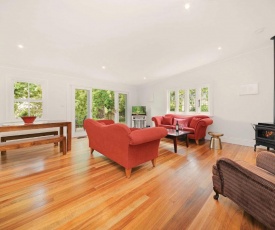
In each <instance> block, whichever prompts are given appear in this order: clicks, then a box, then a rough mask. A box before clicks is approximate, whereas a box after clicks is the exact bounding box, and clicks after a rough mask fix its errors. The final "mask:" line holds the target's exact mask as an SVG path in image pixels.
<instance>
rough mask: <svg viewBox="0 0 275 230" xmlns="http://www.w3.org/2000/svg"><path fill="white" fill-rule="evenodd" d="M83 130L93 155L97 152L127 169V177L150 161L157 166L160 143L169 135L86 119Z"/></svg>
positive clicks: (105, 121)
mask: <svg viewBox="0 0 275 230" xmlns="http://www.w3.org/2000/svg"><path fill="white" fill-rule="evenodd" d="M84 128H85V130H86V132H87V135H88V138H89V147H90V148H91V153H93V151H94V150H96V151H98V152H99V153H101V154H103V155H105V156H106V157H108V158H110V159H111V160H113V161H115V162H116V163H118V164H120V165H121V166H123V167H124V168H125V174H126V177H127V178H129V177H130V176H131V171H132V168H133V167H135V166H137V165H140V164H142V163H144V162H147V161H150V160H151V161H152V163H153V166H155V164H156V158H157V157H158V148H159V142H160V139H161V138H163V137H165V136H166V135H167V130H166V129H165V128H161V127H154V128H146V129H138V130H137V129H132V130H131V129H130V128H129V127H127V126H126V125H124V124H119V123H116V124H114V122H113V121H111V120H97V121H96V120H93V119H86V120H85V121H84Z"/></svg>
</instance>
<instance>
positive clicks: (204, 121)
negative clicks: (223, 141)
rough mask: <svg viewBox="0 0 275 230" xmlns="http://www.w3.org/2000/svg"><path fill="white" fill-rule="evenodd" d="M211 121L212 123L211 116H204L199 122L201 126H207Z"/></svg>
mask: <svg viewBox="0 0 275 230" xmlns="http://www.w3.org/2000/svg"><path fill="white" fill-rule="evenodd" d="M212 123H213V120H212V119H211V118H204V119H201V120H200V121H199V124H200V125H201V126H208V125H211V124H212Z"/></svg>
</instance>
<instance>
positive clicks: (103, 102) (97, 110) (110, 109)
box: [92, 89, 115, 120]
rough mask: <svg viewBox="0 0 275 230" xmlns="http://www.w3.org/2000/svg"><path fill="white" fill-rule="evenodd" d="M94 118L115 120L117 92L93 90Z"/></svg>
mask: <svg viewBox="0 0 275 230" xmlns="http://www.w3.org/2000/svg"><path fill="white" fill-rule="evenodd" d="M92 95H93V96H92V98H93V106H92V108H93V109H92V111H93V114H92V115H93V118H94V119H111V120H114V119H115V92H114V91H112V90H103V89H93V90H92Z"/></svg>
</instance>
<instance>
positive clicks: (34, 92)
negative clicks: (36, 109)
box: [29, 83, 42, 100]
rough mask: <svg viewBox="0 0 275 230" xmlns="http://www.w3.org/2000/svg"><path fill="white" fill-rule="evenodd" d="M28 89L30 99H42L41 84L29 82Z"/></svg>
mask: <svg viewBox="0 0 275 230" xmlns="http://www.w3.org/2000/svg"><path fill="white" fill-rule="evenodd" d="M29 90H30V98H31V99H36V100H39V99H40V100H41V99H42V88H41V85H36V84H32V83H30V84H29Z"/></svg>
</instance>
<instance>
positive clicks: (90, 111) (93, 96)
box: [74, 88, 127, 136]
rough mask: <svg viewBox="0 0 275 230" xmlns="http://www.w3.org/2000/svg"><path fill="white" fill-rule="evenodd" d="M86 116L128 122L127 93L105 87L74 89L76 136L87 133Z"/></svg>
mask: <svg viewBox="0 0 275 230" xmlns="http://www.w3.org/2000/svg"><path fill="white" fill-rule="evenodd" d="M86 118H93V119H111V120H114V121H115V122H116V123H118V122H119V123H125V124H127V93H122V92H115V91H112V90H103V89H83V88H82V89H81V88H75V89H74V122H75V125H74V127H75V129H74V136H82V135H85V134H86V133H85V130H84V128H83V122H84V120H85V119H86Z"/></svg>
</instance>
